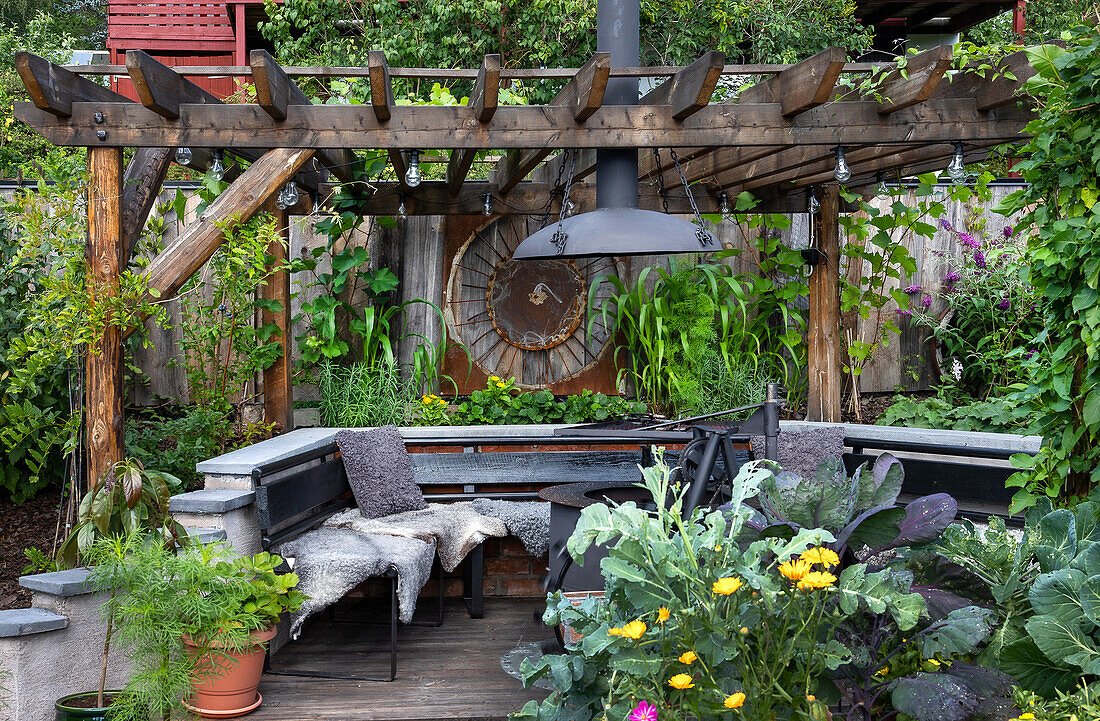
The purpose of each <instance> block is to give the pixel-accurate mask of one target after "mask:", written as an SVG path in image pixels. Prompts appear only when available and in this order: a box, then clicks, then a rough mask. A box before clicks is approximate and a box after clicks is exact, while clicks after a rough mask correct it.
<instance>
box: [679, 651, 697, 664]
mask: <svg viewBox="0 0 1100 721" xmlns="http://www.w3.org/2000/svg"><path fill="white" fill-rule="evenodd" d="M697 658H699V657H698V656H696V655H695V652H694V651H684V652H683V653H682V654H680V663H686V664H688V665H689V666H690V665H691V664H692V662H694V661H695V660H696V659H697Z"/></svg>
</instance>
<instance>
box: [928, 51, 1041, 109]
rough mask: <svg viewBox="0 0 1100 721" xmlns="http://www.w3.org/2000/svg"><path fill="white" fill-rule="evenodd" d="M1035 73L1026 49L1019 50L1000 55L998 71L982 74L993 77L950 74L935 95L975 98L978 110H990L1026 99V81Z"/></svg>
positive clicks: (938, 96)
mask: <svg viewBox="0 0 1100 721" xmlns="http://www.w3.org/2000/svg"><path fill="white" fill-rule="evenodd" d="M1006 73H1007V74H1010V75H1011V76H1012V77H1008V75H1006ZM1034 74H1035V68H1033V67H1031V63H1030V62H1028V59H1027V52H1026V51H1024V50H1020V51H1018V52H1015V53H1012V54H1011V55H1006V56H1005V57H1003V58H1001V60H1000V61H999V62H998V63H997V71H996V72H994V71H992V70H987V71H985V72H984V73H983V74H982V75H988V76H990V77H983V76H982V75H978V74H975V73H973V72H970V73H957V74H955V75H954V76H948V78H947V79H948V82H944V83H940V85H939V86H938V87H937V88H936V91H935V92H934V93H933V94H932V97H933V98H949V97H956V98H962V97H972V98H974V99H975V100H976V102H977V107H978V110H979V111H980V112H987V111H989V110H995V109H996V108H1001V107H1004V106H1006V105H1011V104H1013V103H1016V102H1018V101H1021V100H1026V99H1027V97H1026V96H1025V95H1024V94H1023V89H1024V83H1025V82H1027V79H1028V78H1030V77H1031V76H1032V75H1034Z"/></svg>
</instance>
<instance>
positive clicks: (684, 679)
mask: <svg viewBox="0 0 1100 721" xmlns="http://www.w3.org/2000/svg"><path fill="white" fill-rule="evenodd" d="M668 685H669V686H671V687H672V688H676V689H680V690H681V691H683V690H684V689H688V688H695V683H694V682H693V681H692V680H691V676H689V675H687V674H686V673H678V674H676V675H675V676H673V677H672V678H670V679H669V680H668Z"/></svg>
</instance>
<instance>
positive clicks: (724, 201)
mask: <svg viewBox="0 0 1100 721" xmlns="http://www.w3.org/2000/svg"><path fill="white" fill-rule="evenodd" d="M718 212H719V213H721V214H722V215H729V213H730V197H729V196H728V195H726V194H725V193H722V194H721V195H719V196H718Z"/></svg>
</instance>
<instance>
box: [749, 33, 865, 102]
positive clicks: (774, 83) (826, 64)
mask: <svg viewBox="0 0 1100 721" xmlns="http://www.w3.org/2000/svg"><path fill="white" fill-rule="evenodd" d="M846 56H847V52H846V51H845V50H844V48H839V47H831V48H826V49H824V50H822V51H821V52H819V53H817V54H816V55H813V56H811V57H809V58H806V59H805V60H803V61H802V62H800V63H798V64H797V65H792V66H791V67H789V68H787V69H786V70H784V71H783V72H781V73H777V74H776V75H773V76H771V77H770V78H768V79H767V80H764V81H763V82H760V83H757V84H756V85H753V86H752V87H750V88H746V89H745V90H743V91H742V92H741V93H740V94H739V95H738V96H737V100H738V102H742V103H779V104H780V105H781V106H782V107H783V117H785V118H789V117H791V116H792V115H798V114H799V113H804V112H806V111H807V110H809V109H810V108H815V107H817V106H818V105H822V104H824V103H827V102H828V101H829V100H830V99H832V96H833V88H834V87H835V86H836V81H837V79H838V78H840V73H841V71H842V70H844V61H845V59H846Z"/></svg>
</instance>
